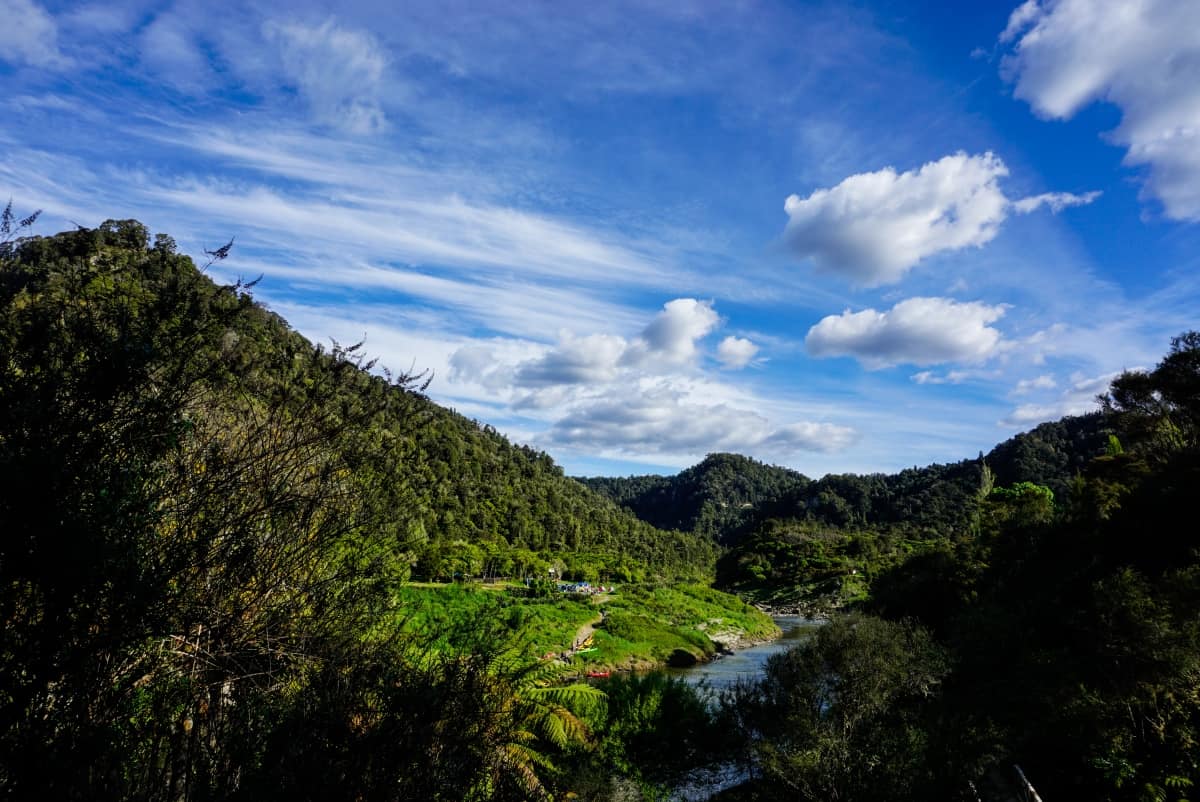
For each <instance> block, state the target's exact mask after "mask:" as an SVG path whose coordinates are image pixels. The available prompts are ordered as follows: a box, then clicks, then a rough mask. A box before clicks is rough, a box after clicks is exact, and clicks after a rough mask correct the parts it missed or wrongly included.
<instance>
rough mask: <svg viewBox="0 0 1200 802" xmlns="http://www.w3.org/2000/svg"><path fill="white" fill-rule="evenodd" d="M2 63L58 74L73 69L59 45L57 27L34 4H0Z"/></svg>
mask: <svg viewBox="0 0 1200 802" xmlns="http://www.w3.org/2000/svg"><path fill="white" fill-rule="evenodd" d="M0 21H2V22H3V24H0V61H7V62H9V63H10V64H16V65H27V66H31V67H40V68H42V69H52V70H59V69H64V68H66V67H69V66H71V60H70V59H68V58H67V57H66V56H65V55H63V53H62V51H61V50H60V48H59V43H58V23H57V22H56V21H55V19H54V17H52V16H50V14H49V12H47V11H46V9H45V8H43V7H42V6H41V5H39V4H38V3H37V2H35V0H0Z"/></svg>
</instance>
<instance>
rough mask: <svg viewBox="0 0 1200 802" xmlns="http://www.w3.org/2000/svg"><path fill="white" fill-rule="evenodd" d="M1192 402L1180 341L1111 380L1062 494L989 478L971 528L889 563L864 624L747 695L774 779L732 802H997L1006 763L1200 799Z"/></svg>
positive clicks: (1138, 793)
mask: <svg viewBox="0 0 1200 802" xmlns="http://www.w3.org/2000/svg"><path fill="white" fill-rule="evenodd" d="M1198 400H1200V334H1198V333H1196V332H1189V333H1186V334H1184V335H1181V336H1180V337H1178V338H1176V339H1175V341H1174V342H1173V343H1172V345H1171V350H1170V352H1169V353H1168V354H1167V356H1166V358H1164V359H1163V361H1162V362H1161V363H1160V364H1159V365H1158V366H1157V367H1156V368H1155V369H1154V370H1152V371H1149V372H1132V373H1125V374H1123V375H1121V376H1119V377H1118V378H1117V379H1115V380H1114V381H1113V383H1112V386H1111V389H1110V391H1109V392H1108V393H1107V394H1106V395H1104V396H1103V402H1104V410H1103V416H1104V418H1103V419H1104V421H1105V424H1106V426H1108V427H1110V433H1109V435H1108V437H1107V438H1106V447H1105V449H1104V451H1103V452H1102V453H1100V454H1099V455H1097V456H1094V457H1093V458H1092V459H1090V460H1088V461H1086V462H1085V463H1084V464H1083V465H1082V466H1081V467H1080V469H1079V472H1078V473H1077V474H1076V475H1075V476H1074V477H1073V479H1072V480H1071V482H1070V484H1069V486H1068V487H1067V489H1066V491H1065V492H1062V493H1061V494H1056V493H1055V492H1054V491H1052V490H1051V489H1050V488H1049V487H1047V486H1045V485H1040V484H1037V483H1035V482H1031V481H1018V482H1015V483H1013V484H1011V485H1007V486H1005V485H990V483H985V484H984V486H982V487H980V488H979V490H978V492H977V493H976V494H975V496H974V498H973V499H971V500H970V503H969V504H967V505H966V506H967V512H968V513H969V515H970V516H971V517H972V519H973V520H972V522H971V526H970V527H968V528H966V529H964V530H962V531H960V532H958V533H956V534H955V535H954V536H953V537H951V538H950V539H948V540H946V541H943V542H940V543H938V544H936V545H935V546H933V547H930V548H926V549H924V550H922V551H919V552H917V553H914V554H911V555H909V556H907V557H906V558H902V559H897V560H892V561H888V562H885V564H884V565H882V566H877V568H878V576H877V577H876V578H875V581H874V582H873V583H872V586H871V591H870V593H869V595H867V596H865V597H864V598H863V599H862V603H861V604H860V608H861V609H862V611H864V612H865V613H866V615H855V616H849V617H840V618H838V619H836V620H835V621H834V622H833V623H832V624H831V625H830V626H829V627H828V628H826V629H825V630H824V631H822V632H821V634H820V635H819V636H818V637H817V638H815V639H814V640H812V641H811V642H809V643H808V644H806V645H805V646H803V647H802V648H801V649H799V650H798V651H796V652H794V653H792V654H789V655H786V656H783V657H780V658H778V659H775V660H773V661H772V662H771V663H770V664H769V665H768V669H767V673H766V676H765V678H764V679H763V680H762V681H761V682H760V683H755V684H753V685H752V686H747V687H745V688H743V689H742V690H741V691H740V693H739V704H738V705H737V708H738V709H739V710H741V711H742V714H743V725H742V729H743V732H744V733H745V734H746V738H747V741H746V743H747V744H748V746H747V748H749V749H750V750H751V751H752V752H754V753H755V754H757V755H758V756H759V761H760V763H759V765H760V766H762V768H763V770H764V780H763V782H761V783H758V784H756V785H755V786H754V788H746V789H743V792H742V798H747V799H762V800H769V799H794V798H797V797H799V798H803V799H830V798H837V799H854V800H904V799H964V800H976V799H981V798H982V799H987V800H993V799H994V800H1001V799H1009V798H1014V794H1017V793H1018V790H1019V789H1017V787H1016V785H1015V782H1014V781H1015V780H1017V779H1018V775H1016V774H1015V772H1014V770H1013V769H1012V767H1013V766H1014V765H1018V766H1020V767H1021V769H1022V775H1021V776H1023V777H1024V778H1025V779H1027V780H1028V781H1030V782H1032V783H1033V784H1034V785H1036V787H1037V789H1038V791H1039V792H1040V793H1041V795H1042V798H1044V799H1111V800H1184V799H1188V798H1192V795H1193V792H1194V788H1195V786H1196V784H1197V782H1200V757H1198V756H1200V690H1198V689H1200V541H1198V540H1197V538H1196V530H1195V527H1194V526H1191V525H1190V524H1189V522H1190V521H1191V520H1192V518H1193V517H1194V507H1195V494H1196V490H1197V488H1198V487H1200V401H1198ZM1014 452H1015V453H1017V454H1020V453H1022V452H1024V453H1026V454H1028V453H1037V450H1035V449H1009V453H1014ZM985 478H986V477H985ZM1020 792H1021V793H1023V791H1020Z"/></svg>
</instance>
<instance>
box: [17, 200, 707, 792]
mask: <svg viewBox="0 0 1200 802" xmlns="http://www.w3.org/2000/svg"><path fill="white" fill-rule="evenodd" d="M29 222H32V218H31V219H30V220H29V221H20V222H18V221H16V220H14V218H13V216H12V215H11V213H10V211H9V210H5V213H4V217H3V220H2V221H0V532H3V537H2V538H0V622H2V626H3V632H4V636H3V639H2V640H0V788H3V789H4V793H5V794H7V795H9V796H12V797H13V798H35V797H40V798H62V799H66V798H79V799H98V798H112V799H131V798H150V799H223V798H229V797H230V796H231V795H234V794H242V795H243V796H246V798H252V799H261V798H268V797H271V796H274V795H276V794H283V795H285V796H287V797H288V798H312V799H324V798H335V797H336V798H346V799H363V798H381V799H418V798H419V799H464V798H468V797H470V798H480V799H483V798H511V799H528V798H537V797H541V796H544V795H545V793H546V792H545V790H544V788H543V787H542V784H541V780H540V779H539V776H538V774H536V773H535V772H534V767H535V766H537V765H541V764H540V763H538V761H540V760H544V758H543V756H542V755H541V753H540V752H539V751H538V750H539V749H542V748H550V749H554V748H559V747H565V746H566V745H568V744H569V743H573V742H575V741H577V740H579V739H581V738H582V737H583V733H584V730H582V729H580V728H579V726H578V722H577V721H576V720H575V719H574V718H573V714H571V713H570V712H569V711H568V710H567V709H566V708H565V707H563V704H564V700H565V699H566V698H567V697H568V696H571V694H572V693H573V694H574V696H575V697H576V698H577V700H578V699H582V700H583V701H584V702H586V700H587V696H588V694H587V692H586V689H584V690H581V691H575V692H570V693H568V692H567V691H562V692H561V693H558V695H557V696H554V695H551V696H547V695H546V693H547V691H546V689H545V687H544V685H545V681H546V675H545V672H544V671H542V670H541V669H538V671H541V672H542V673H538V671H534V673H532V674H531V673H530V671H531V669H529V668H527V667H525V666H523V665H522V664H521V663H520V662H519V661H518V662H513V660H514V656H513V655H506V653H505V652H504V651H503V650H504V648H505V647H504V646H503V642H502V641H501V640H497V639H494V638H488V637H486V633H487V632H489V629H490V627H492V626H493V624H494V622H493V623H489V622H487V621H483V620H479V621H474V622H472V627H471V632H468V633H466V634H465V635H464V637H466V638H472V637H473V638H474V639H475V646H474V648H472V649H470V650H468V651H466V652H465V653H458V654H450V653H445V652H439V651H434V652H429V651H427V650H425V649H424V648H422V647H421V645H420V643H419V642H417V641H414V640H413V639H412V638H401V637H400V635H399V633H400V632H401V630H402V627H401V623H402V621H403V619H404V618H405V617H406V616H407V613H406V611H405V610H404V609H403V607H402V605H400V603H399V600H400V596H399V595H398V594H397V587H398V583H400V582H402V581H403V580H405V579H406V578H408V577H409V575H410V573H411V572H412V571H413V570H418V571H421V570H424V571H426V572H427V573H428V574H429V575H430V576H433V577H445V578H452V577H458V578H466V577H469V576H478V575H479V574H480V573H483V572H485V571H486V572H489V573H491V574H496V573H501V574H503V573H508V574H512V575H517V576H520V575H522V574H525V573H535V574H536V573H538V572H540V575H541V576H545V575H546V571H547V570H548V567H554V568H555V569H556V571H558V572H560V573H566V574H571V573H575V574H578V575H580V576H601V575H607V576H610V577H614V578H620V579H635V578H639V577H647V578H651V577H659V578H669V577H675V576H704V575H706V574H708V573H709V572H710V571H711V560H712V556H713V549H714V547H713V546H712V544H711V543H710V542H708V541H706V540H703V539H700V538H697V537H695V536H692V535H686V534H679V533H667V532H662V531H659V530H656V529H654V528H653V527H651V526H649V525H647V524H645V523H642V522H640V521H638V520H636V519H635V518H633V516H631V515H630V514H628V513H627V512H625V511H622V510H621V509H619V508H618V507H616V506H615V505H613V504H612V503H611V502H609V501H607V500H605V499H603V498H601V497H599V496H597V495H596V494H594V493H592V492H591V491H589V490H587V489H586V488H584V487H582V486H580V485H579V484H578V483H576V482H573V481H571V480H570V479H567V478H565V477H564V476H563V475H562V472H561V470H560V469H559V468H558V467H557V466H555V465H554V464H553V462H552V461H551V460H550V459H549V458H548V457H546V456H545V455H543V454H539V453H536V452H534V451H531V450H529V449H525V448H519V447H515V446H513V445H511V444H509V443H508V442H507V441H505V440H504V439H503V438H502V437H500V436H499V435H498V434H496V433H495V432H494V431H491V430H488V429H485V428H482V427H480V426H478V425H477V424H475V423H474V422H472V421H469V420H466V419H464V418H462V417H461V416H458V415H456V414H453V413H451V412H448V411H446V410H444V409H441V408H439V407H437V406H436V405H435V404H433V403H431V402H430V401H429V400H428V399H427V398H426V397H424V395H423V394H422V392H421V391H422V377H421V376H420V375H416V376H406V375H399V376H396V375H392V376H389V375H387V374H385V373H383V372H381V371H379V370H376V369H374V366H373V365H372V363H370V362H368V361H365V360H364V358H363V357H362V356H360V354H359V353H358V349H357V348H356V347H354V346H340V345H336V344H335V345H333V346H332V347H331V348H329V349H326V348H322V347H319V346H318V347H314V346H313V345H312V344H311V343H309V342H308V341H306V340H305V339H304V338H303V337H301V336H300V335H299V334H297V333H296V332H294V331H292V330H291V329H290V328H289V327H288V325H287V324H286V322H285V321H283V320H282V319H281V318H279V317H278V316H277V315H274V314H272V313H271V312H269V311H267V310H265V309H264V308H263V307H261V306H259V305H258V304H256V303H255V302H254V301H253V300H252V299H251V297H250V295H249V292H248V291H249V289H250V285H236V286H218V285H216V284H214V283H213V282H212V281H211V280H210V279H209V278H208V277H207V276H206V275H205V274H204V272H203V271H201V270H198V269H197V268H196V266H195V265H194V264H193V263H192V261H191V259H189V258H187V257H185V256H181V255H179V254H177V253H176V252H175V245H174V243H173V242H172V240H171V239H170V238H169V237H167V236H163V235H159V236H157V237H155V238H154V239H153V241H152V242H151V240H150V237H149V233H148V231H147V230H146V228H145V227H144V226H142V225H141V224H139V223H137V222H135V221H116V222H114V221H110V222H107V223H105V224H104V225H102V226H100V227H99V228H97V229H94V230H89V229H79V230H76V231H72V232H67V233H63V234H59V235H57V236H53V237H33V238H24V239H17V238H14V235H15V234H17V233H20V232H21V229H22V226H23V225H24V224H26V223H29ZM227 252H228V249H227V248H225V249H218V250H217V251H215V252H214V253H213V254H211V256H212V258H214V259H217V258H222V257H223V256H224V255H225V254H226V253H227ZM414 566H415V568H414ZM463 720H470V721H473V722H474V723H475V724H476V725H477V726H475V727H473V728H462V727H461V726H459V725H460V723H461V722H462V721H463ZM572 721H576V723H575V724H571V722H572ZM447 722H454V726H448V725H447ZM547 727H550V728H551V729H546V728H547ZM564 727H565V728H566V729H563V728H564ZM511 744H520V745H521V746H520V749H519V750H515V747H514V750H515V751H513V752H512V753H511V754H510V753H509V752H506V751H505V750H506V749H507V748H508V746H507V745H511ZM518 752H519V754H518ZM433 753H437V754H440V755H442V757H440V758H439V759H438V761H437V762H436V765H430V764H429V760H428V755H429V754H433ZM247 795H248V796H247Z"/></svg>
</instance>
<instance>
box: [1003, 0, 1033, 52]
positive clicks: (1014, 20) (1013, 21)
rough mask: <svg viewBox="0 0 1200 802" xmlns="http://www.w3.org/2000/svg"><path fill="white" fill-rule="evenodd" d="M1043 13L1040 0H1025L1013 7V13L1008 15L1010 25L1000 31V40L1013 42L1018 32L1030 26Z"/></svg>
mask: <svg viewBox="0 0 1200 802" xmlns="http://www.w3.org/2000/svg"><path fill="white" fill-rule="evenodd" d="M1041 13H1042V8H1041V5H1040V4H1039V0H1025V2H1024V3H1022V4H1021V5H1019V6H1017V7H1016V8H1015V9H1013V13H1012V14H1010V15H1009V16H1008V25H1007V26H1005V28H1004V30H1003V31H1002V32H1001V33H1000V41H1001V42H1011V41H1012V40H1013V39H1014V38H1016V36H1017V34H1019V33H1020V32H1021V31H1023V30H1025V28H1027V27H1029V26H1030V25H1031V24H1032V23H1033V21H1034V20H1035V19H1037V17H1038V15H1039V14H1041Z"/></svg>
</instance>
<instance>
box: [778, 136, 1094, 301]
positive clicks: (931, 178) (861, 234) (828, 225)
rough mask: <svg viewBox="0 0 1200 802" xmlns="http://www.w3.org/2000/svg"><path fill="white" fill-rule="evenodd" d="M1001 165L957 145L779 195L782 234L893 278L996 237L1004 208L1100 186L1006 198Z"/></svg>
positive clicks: (1086, 199)
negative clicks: (907, 166) (919, 160)
mask: <svg viewBox="0 0 1200 802" xmlns="http://www.w3.org/2000/svg"><path fill="white" fill-rule="evenodd" d="M1007 175H1008V167H1007V166H1005V164H1004V162H1003V161H1002V160H1001V159H1000V158H999V157H998V156H996V155H995V154H993V153H990V152H988V153H983V154H979V155H968V154H966V153H963V152H961V151H960V152H958V153H955V154H953V155H951V156H944V157H942V158H941V159H938V160H937V161H932V162H928V163H926V164H924V165H922V166H921V167H919V168H917V169H915V170H908V171H907V172H903V173H898V172H896V170H895V168H892V167H885V168H884V169H882V170H878V171H876V172H873V173H859V174H857V175H852V176H850V177H849V178H846V179H845V180H843V181H842V182H841V183H840V184H838V185H837V186H835V187H832V188H830V189H818V190H816V191H815V192H813V193H812V194H811V195H809V196H808V197H807V198H801V197H800V196H799V195H791V196H789V197H788V199H787V201H786V202H785V203H784V211H786V212H787V215H788V224H787V227H786V228H785V229H784V241H785V242H786V243H787V245H788V247H789V248H790V249H791V251H792V253H793V254H794V255H796V256H797V257H799V258H802V259H811V260H812V262H813V265H814V266H815V267H816V268H817V270H820V271H822V272H826V273H833V274H837V275H841V276H845V277H846V278H849V279H850V280H851V281H853V282H855V283H856V284H861V285H863V286H867V287H875V286H879V285H881V284H892V283H895V282H897V281H899V280H900V279H901V278H902V277H903V276H904V274H905V273H907V272H908V271H909V270H910V269H911V268H912V267H913V266H914V265H916V264H917V263H918V262H920V261H921V260H922V259H925V258H927V257H930V256H934V255H936V254H939V253H947V252H951V251H957V250H962V249H963V248H970V247H979V246H981V245H984V244H986V243H988V242H990V241H991V240H992V239H994V238H995V236H996V234H997V233H998V232H999V230H1000V225H1001V224H1002V223H1003V222H1004V220H1005V219H1006V218H1007V217H1008V213H1009V211H1010V209H1015V210H1016V211H1019V212H1023V213H1025V212H1031V211H1033V210H1035V209H1037V208H1039V207H1041V206H1049V207H1050V208H1051V210H1053V211H1055V212H1057V211H1059V210H1060V209H1063V208H1065V207H1067V206H1078V205H1081V204H1086V203H1091V202H1092V201H1093V200H1095V199H1096V197H1098V196H1099V193H1096V192H1089V193H1086V194H1084V195H1073V194H1071V193H1066V192H1051V193H1046V194H1043V195H1037V196H1034V197H1030V198H1023V199H1020V200H1017V201H1011V200H1009V198H1008V197H1006V196H1005V194H1004V192H1003V190H1001V188H1000V183H999V182H1000V179H1001V178H1003V177H1005V176H1007Z"/></svg>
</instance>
